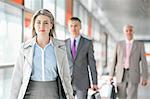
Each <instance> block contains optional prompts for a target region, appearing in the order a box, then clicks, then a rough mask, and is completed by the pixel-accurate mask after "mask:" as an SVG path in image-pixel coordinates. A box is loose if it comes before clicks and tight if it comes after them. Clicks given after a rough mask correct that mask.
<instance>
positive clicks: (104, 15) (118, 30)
mask: <svg viewBox="0 0 150 99" xmlns="http://www.w3.org/2000/svg"><path fill="white" fill-rule="evenodd" d="M92 6H93V7H92V13H93V15H95V16H96V17H97V19H99V20H100V21H101V23H103V24H104V25H105V26H106V27H107V29H109V33H110V34H111V35H112V36H113V37H114V38H115V39H116V40H120V39H123V33H122V27H123V26H124V25H126V24H132V25H133V26H134V27H135V38H136V39H140V40H150V0H95V3H93V4H92ZM104 20H105V21H104Z"/></svg>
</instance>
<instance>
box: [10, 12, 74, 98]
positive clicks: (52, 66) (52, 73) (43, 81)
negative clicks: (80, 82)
mask: <svg viewBox="0 0 150 99" xmlns="http://www.w3.org/2000/svg"><path fill="white" fill-rule="evenodd" d="M32 35H33V38H32V39H31V40H29V41H26V42H25V43H23V44H22V47H21V50H20V53H19V56H18V59H17V62H16V64H15V67H14V72H13V77H12V87H11V95H10V99H73V90H72V87H71V78H70V74H69V66H68V61H67V55H66V47H65V42H63V41H60V40H57V39H55V38H54V36H55V26H54V17H53V15H52V13H51V12H50V11H48V10H47V9H41V10H39V11H37V12H36V13H35V14H34V15H33V17H32Z"/></svg>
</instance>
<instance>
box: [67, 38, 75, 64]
mask: <svg viewBox="0 0 150 99" xmlns="http://www.w3.org/2000/svg"><path fill="white" fill-rule="evenodd" d="M66 44H67V53H68V57H69V59H71V60H72V62H73V57H72V52H71V39H68V40H67V42H66Z"/></svg>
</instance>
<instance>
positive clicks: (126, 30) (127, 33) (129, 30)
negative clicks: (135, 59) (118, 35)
mask: <svg viewBox="0 0 150 99" xmlns="http://www.w3.org/2000/svg"><path fill="white" fill-rule="evenodd" d="M123 31H124V34H125V36H126V38H127V39H128V40H129V41H130V40H132V38H133V27H124V30H123Z"/></svg>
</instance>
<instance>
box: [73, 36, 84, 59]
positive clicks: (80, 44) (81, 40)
mask: <svg viewBox="0 0 150 99" xmlns="http://www.w3.org/2000/svg"><path fill="white" fill-rule="evenodd" d="M83 41H84V39H83V37H82V36H81V38H80V41H79V45H78V48H77V54H76V57H75V60H76V58H77V57H78V54H79V52H80V49H81V48H82V46H83Z"/></svg>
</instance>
